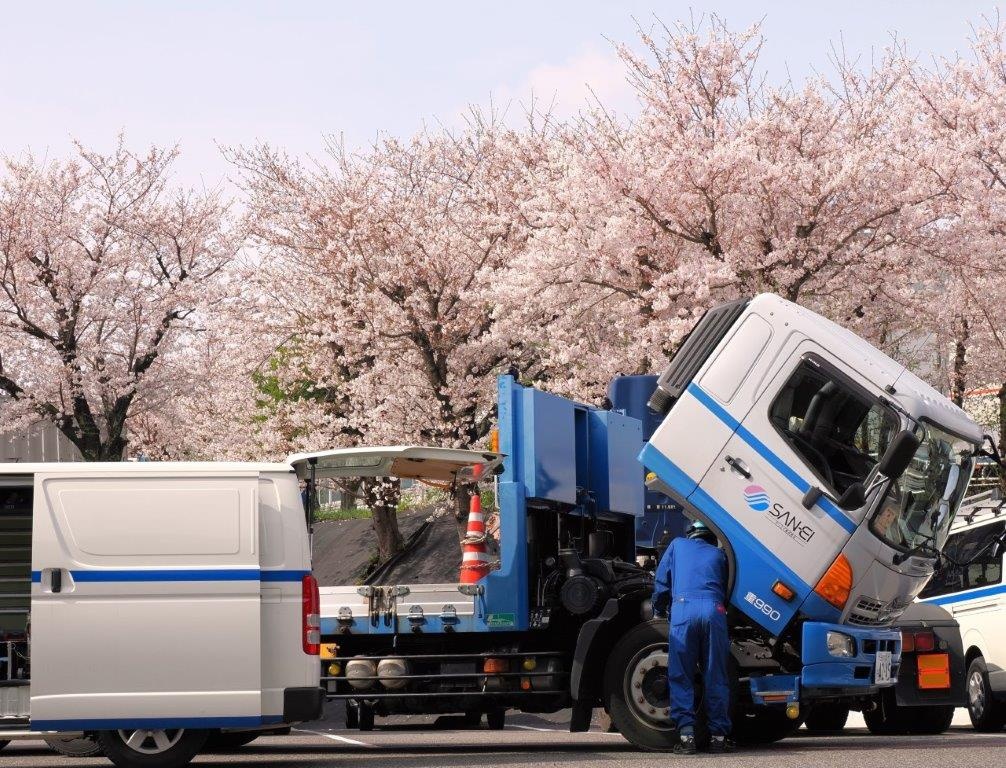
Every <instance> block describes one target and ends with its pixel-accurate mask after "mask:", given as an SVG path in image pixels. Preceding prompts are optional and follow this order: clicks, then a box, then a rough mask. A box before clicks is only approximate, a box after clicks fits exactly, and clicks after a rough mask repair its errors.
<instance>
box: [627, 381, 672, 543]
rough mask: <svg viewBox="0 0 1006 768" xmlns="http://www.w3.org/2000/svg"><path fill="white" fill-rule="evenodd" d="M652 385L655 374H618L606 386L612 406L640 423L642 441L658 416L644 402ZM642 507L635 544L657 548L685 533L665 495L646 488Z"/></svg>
mask: <svg viewBox="0 0 1006 768" xmlns="http://www.w3.org/2000/svg"><path fill="white" fill-rule="evenodd" d="M656 388H657V377H656V376H618V377H617V378H614V379H612V381H611V384H610V385H609V386H608V400H610V401H611V407H612V409H613V410H616V411H621V412H622V413H624V414H626V415H628V416H632V417H634V418H636V419H639V421H640V422H642V425H643V440H644V441H646V440H649V439H650V436H651V435H652V434H653V433H654V431H655V430H656V429H657V427H659V426H660V422H661V417H660V416H658V415H657V414H656V413H654V412H653V411H651V410H650V409H649V408H648V407H647V405H646V403H647V401H648V400H649V399H650V395H652V394H653V392H654V390H656ZM636 463H637V466H638V462H636ZM638 471H639V475H640V478H642V477H643V476H644V475H645V473H646V470H645V469H643V468H642V467H639V468H638ZM643 508H644V510H645V512H644V514H643V516H642V517H640V518H639V519H638V520H637V521H636V546H637V547H640V548H643V549H657V548H658V547H659V546H660V544H661V543H662V542H665V541H669V540H670V539H672V538H674V537H676V536H681V535H682V534H683V533H684V532H685V525H686V523H687V521H686V520H685V516H684V514H683V513H682V511H681V507H680V506H679V505H678V504H677V503H675V502H674V501H673V500H672V499H671V498H669V497H668V496H666V495H664V494H662V493H658V492H657V491H653V490H650V489H646V490H645V491H644V502H643Z"/></svg>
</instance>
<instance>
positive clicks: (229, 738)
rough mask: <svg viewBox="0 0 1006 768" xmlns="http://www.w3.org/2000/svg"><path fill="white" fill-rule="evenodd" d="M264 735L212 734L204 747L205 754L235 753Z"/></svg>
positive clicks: (236, 732) (253, 732) (250, 732)
mask: <svg viewBox="0 0 1006 768" xmlns="http://www.w3.org/2000/svg"><path fill="white" fill-rule="evenodd" d="M261 735H262V732H261V731H235V732H233V733H221V732H220V731H216V732H215V733H211V734H210V735H209V737H208V738H207V739H206V744H205V745H204V746H203V752H234V751H235V750H238V749H241V747H245V746H247V745H249V744H251V743H252V742H253V741H255V739H257V738H258V737H259V736H261Z"/></svg>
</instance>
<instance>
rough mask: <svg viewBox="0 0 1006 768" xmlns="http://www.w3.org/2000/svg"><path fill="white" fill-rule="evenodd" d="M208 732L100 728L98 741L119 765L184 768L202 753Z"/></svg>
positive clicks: (122, 767)
mask: <svg viewBox="0 0 1006 768" xmlns="http://www.w3.org/2000/svg"><path fill="white" fill-rule="evenodd" d="M208 735H209V734H208V732H207V731H193V730H187V729H177V730H172V729H154V730H145V729H127V730H120V731H99V732H98V744H99V745H100V746H101V751H102V752H104V753H105V757H107V758H108V759H109V760H111V761H112V762H113V763H114V764H115V765H116V766H118V768H182V766H185V765H188V764H189V762H190V761H191V760H192V758H193V757H195V756H196V755H197V754H199V750H200V749H202V748H203V744H205V743H206V737H207V736H208Z"/></svg>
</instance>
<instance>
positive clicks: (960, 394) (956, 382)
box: [950, 318, 970, 407]
mask: <svg viewBox="0 0 1006 768" xmlns="http://www.w3.org/2000/svg"><path fill="white" fill-rule="evenodd" d="M969 336H970V333H969V329H968V321H967V319H966V318H965V319H964V320H962V321H961V327H960V333H959V334H958V335H957V338H956V339H954V357H953V360H951V363H950V399H951V400H953V401H954V403H955V404H956V405H957V406H958V407H963V406H964V393H965V392H966V391H967V371H966V370H965V366H966V365H967V362H968V348H967V341H968V337H969Z"/></svg>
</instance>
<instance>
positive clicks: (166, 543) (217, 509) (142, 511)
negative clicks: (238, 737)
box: [31, 465, 262, 730]
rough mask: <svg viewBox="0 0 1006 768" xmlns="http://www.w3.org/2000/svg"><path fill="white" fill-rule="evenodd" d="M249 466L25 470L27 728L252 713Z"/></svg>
mask: <svg viewBox="0 0 1006 768" xmlns="http://www.w3.org/2000/svg"><path fill="white" fill-rule="evenodd" d="M257 495H258V473H257V472H256V471H254V470H240V469H238V470H227V469H223V470H214V471H212V472H209V471H202V472H198V473H195V474H188V475H185V476H180V475H179V474H178V473H177V471H176V472H175V473H173V474H167V473H165V471H164V470H163V469H161V470H159V471H158V470H157V469H154V468H151V470H149V471H144V470H138V469H137V467H136V466H135V465H134V466H132V467H128V469H125V470H124V471H121V472H116V471H111V472H110V471H108V470H107V469H106V470H99V471H92V472H91V473H88V471H87V469H86V468H85V467H81V468H80V470H79V471H78V472H77V474H76V475H70V474H69V473H68V472H67V471H66V470H63V471H53V472H51V473H39V474H37V475H36V478H35V501H34V522H33V553H32V582H33V583H32V598H31V608H32V613H31V639H32V648H31V653H32V660H31V661H32V681H31V724H32V727H33V728H34V729H36V730H80V729H85V730H86V729H92V728H93V729H114V728H143V727H158V728H172V727H174V728H213V727H244V726H256V725H259V724H261V722H262V711H261V707H262V705H261V699H262V691H261V689H262V680H261V631H260V611H261V608H260V570H259V568H260V566H259V525H258V499H257Z"/></svg>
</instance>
